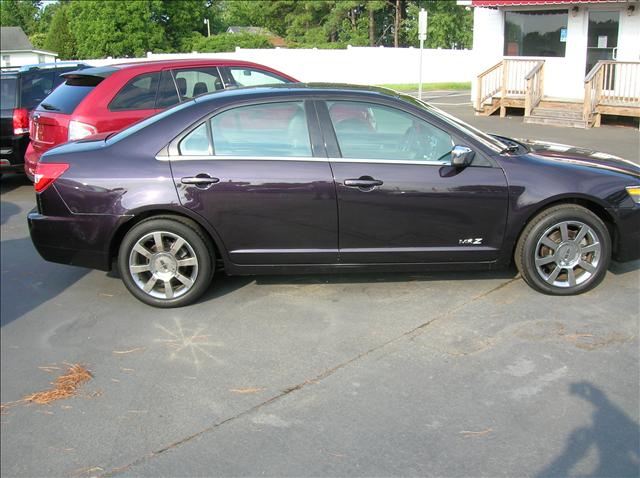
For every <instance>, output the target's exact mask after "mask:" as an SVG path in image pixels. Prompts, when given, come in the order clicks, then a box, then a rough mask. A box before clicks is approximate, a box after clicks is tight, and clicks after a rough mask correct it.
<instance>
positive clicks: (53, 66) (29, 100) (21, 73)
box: [0, 62, 88, 174]
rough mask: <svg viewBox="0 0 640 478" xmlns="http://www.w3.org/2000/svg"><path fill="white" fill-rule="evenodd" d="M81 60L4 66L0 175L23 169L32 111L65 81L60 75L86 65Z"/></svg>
mask: <svg viewBox="0 0 640 478" xmlns="http://www.w3.org/2000/svg"><path fill="white" fill-rule="evenodd" d="M87 66H88V65H85V64H83V63H77V62H57V63H40V64H37V65H25V66H20V67H5V68H2V74H1V75H0V93H1V94H0V110H1V111H2V113H1V116H0V174H1V173H4V172H8V171H22V169H23V164H24V152H25V150H26V149H27V146H28V144H29V113H30V112H31V110H33V109H34V108H35V107H36V106H37V105H38V104H39V103H40V102H41V101H42V100H43V99H45V98H46V97H47V95H48V94H49V93H51V92H52V91H53V90H54V89H55V88H56V87H57V86H58V85H59V84H60V83H62V82H63V81H64V78H62V77H61V76H60V75H61V74H62V73H66V72H68V71H73V70H78V69H81V68H86V67H87Z"/></svg>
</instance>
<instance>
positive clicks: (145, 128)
mask: <svg viewBox="0 0 640 478" xmlns="http://www.w3.org/2000/svg"><path fill="white" fill-rule="evenodd" d="M349 109H351V110H352V111H351V112H349V111H347V110H349ZM35 189H36V193H37V210H34V211H32V212H31V213H30V214H29V217H28V220H29V228H30V232H31V238H32V240H33V243H34V244H35V246H36V248H37V250H38V251H39V252H40V254H41V255H42V257H43V258H45V259H46V260H49V261H53V262H60V263H64V264H73V265H78V266H84V267H91V268H96V269H101V270H109V269H110V268H111V267H112V263H113V262H114V261H116V262H117V265H118V268H119V271H120V275H121V277H122V280H123V282H124V284H125V286H126V287H127V288H128V289H129V291H130V292H131V293H132V294H133V295H134V296H135V297H137V298H138V299H140V300H141V301H143V302H145V303H147V304H150V305H154V306H158V307H175V306H180V305H185V304H188V303H191V302H193V301H194V300H196V299H197V298H198V297H199V296H200V295H201V294H202V293H203V292H204V291H205V290H206V289H207V288H208V287H209V284H210V282H211V279H212V277H213V274H214V270H216V269H217V270H220V269H224V271H226V273H227V274H263V273H269V274H272V273H281V272H287V273H295V272H300V273H317V272H329V271H404V270H450V269H494V268H499V267H505V266H507V265H508V264H509V263H511V262H512V261H515V263H516V265H517V267H518V268H519V270H520V272H521V273H522V276H523V277H524V279H525V281H526V282H527V283H528V284H529V285H530V286H532V287H533V288H534V289H536V290H538V291H541V292H544V293H548V294H556V295H569V294H578V293H581V292H585V291H587V290H589V289H591V288H592V287H594V286H596V285H597V284H598V283H599V282H600V281H601V280H602V279H603V277H604V276H605V273H606V270H607V267H608V264H609V260H610V258H611V257H614V258H615V259H617V260H618V261H626V260H631V259H634V258H638V257H640V167H639V166H638V165H636V164H634V163H632V162H630V161H625V160H622V159H619V158H616V157H613V156H610V155H606V154H602V153H593V152H590V151H586V150H580V149H575V148H574V149H571V148H570V147H565V146H561V145H553V144H547V143H532V142H524V141H516V140H512V139H508V138H501V137H495V136H490V135H487V134H484V133H482V132H480V131H478V130H477V129H475V128H473V127H472V126H469V125H467V124H465V123H463V122H462V121H460V120H458V119H456V118H454V117H452V116H449V115H448V114H446V113H444V112H442V111H440V110H438V109H436V108H433V107H430V106H428V105H426V104H424V103H422V102H419V101H418V100H416V99H413V98H411V97H409V96H404V95H399V94H396V93H393V92H391V91H390V90H385V89H380V88H372V87H369V88H367V87H347V86H337V85H336V86H331V85H325V86H322V85H304V84H297V85H281V86H279V87H277V86H272V87H260V88H247V89H238V90H230V91H222V92H219V93H215V94H212V95H207V96H204V97H202V98H197V99H196V100H195V101H190V102H188V103H184V104H181V105H178V106H176V107H174V108H172V109H170V110H167V111H165V112H162V113H159V114H158V115H156V116H153V117H151V118H147V119H146V120H144V121H141V122H139V123H137V124H136V125H134V126H132V127H130V128H128V129H126V130H124V131H122V132H120V133H117V134H113V135H103V136H102V137H99V138H97V137H93V138H88V139H86V140H81V141H77V142H74V143H69V144H67V145H63V146H61V147H58V148H56V149H55V150H52V151H50V152H48V153H46V154H45V155H43V157H42V158H41V161H40V162H39V163H38V166H37V169H36V183H35Z"/></svg>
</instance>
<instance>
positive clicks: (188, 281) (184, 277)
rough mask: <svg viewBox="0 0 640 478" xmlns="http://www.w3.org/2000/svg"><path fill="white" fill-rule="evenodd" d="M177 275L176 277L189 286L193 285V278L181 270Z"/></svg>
mask: <svg viewBox="0 0 640 478" xmlns="http://www.w3.org/2000/svg"><path fill="white" fill-rule="evenodd" d="M175 277H176V279H178V280H179V281H180V282H182V283H183V284H184V285H185V286H187V287H191V286H192V285H193V281H192V280H191V279H189V278H188V277H186V276H183V275H182V274H180V273H179V272H177V273H176V276H175Z"/></svg>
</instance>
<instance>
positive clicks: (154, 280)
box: [143, 275, 158, 294]
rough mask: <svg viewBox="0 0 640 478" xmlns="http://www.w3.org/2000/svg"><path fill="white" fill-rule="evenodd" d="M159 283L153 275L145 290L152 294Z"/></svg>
mask: <svg viewBox="0 0 640 478" xmlns="http://www.w3.org/2000/svg"><path fill="white" fill-rule="evenodd" d="M157 281H158V278H157V277H156V276H155V275H152V276H151V277H150V278H149V280H148V281H147V283H146V284H145V285H144V288H143V290H144V291H145V292H146V293H147V294H148V293H149V292H151V289H153V286H154V285H156V282H157Z"/></svg>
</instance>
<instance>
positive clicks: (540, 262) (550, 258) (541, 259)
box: [536, 254, 556, 266]
mask: <svg viewBox="0 0 640 478" xmlns="http://www.w3.org/2000/svg"><path fill="white" fill-rule="evenodd" d="M555 260H556V256H554V255H553V254H552V255H550V256H545V257H536V265H537V266H544V265H546V264H549V263H550V262H555Z"/></svg>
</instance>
